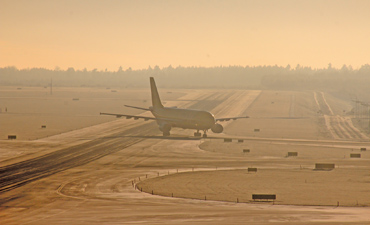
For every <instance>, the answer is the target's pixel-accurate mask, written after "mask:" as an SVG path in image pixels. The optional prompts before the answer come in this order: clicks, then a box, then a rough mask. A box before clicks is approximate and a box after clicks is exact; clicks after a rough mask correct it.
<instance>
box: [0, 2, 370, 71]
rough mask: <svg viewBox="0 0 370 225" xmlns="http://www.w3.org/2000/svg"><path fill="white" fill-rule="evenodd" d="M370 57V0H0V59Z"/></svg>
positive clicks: (312, 60) (28, 63) (17, 62)
mask: <svg viewBox="0 0 370 225" xmlns="http://www.w3.org/2000/svg"><path fill="white" fill-rule="evenodd" d="M298 63H299V64H301V65H303V66H312V67H316V68H317V67H318V68H322V67H327V65H328V63H332V65H333V66H334V67H337V68H340V67H341V66H342V65H343V64H347V65H352V66H353V67H354V68H358V67H359V66H361V65H363V64H366V63H370V1H369V0H367V1H354V0H349V1H341V0H327V1H325V0H317V1H315V0H286V1H278V0H271V1H265V0H255V1H230V0H227V1H216V0H214V1H200V0H194V1H191V0H186V1H180V0H173V1H153V0H150V1H137V0H132V1H122V0H119V1H118V0H117V1H109V0H104V1H100V0H86V1H81V0H71V1H64V0H58V1H57V0H45V1H42V0H40V1H36V0H25V1H20V0H9V1H8V0H6V1H5V0H0V67H4V66H16V67H18V68H27V67H45V68H50V69H54V68H55V67H56V66H59V67H60V68H62V69H66V68H68V67H74V68H75V69H83V68H85V67H86V68H87V69H89V70H91V69H94V68H97V69H99V70H101V69H105V68H108V70H117V69H118V67H119V66H122V67H123V68H124V69H126V68H128V67H132V68H133V69H140V68H147V67H148V66H149V65H150V66H152V67H154V66H155V65H159V66H160V67H167V66H168V65H172V66H173V67H176V66H178V65H181V66H206V67H210V66H220V65H223V66H228V65H241V66H246V65H249V66H254V65H275V64H277V65H281V66H286V65H287V64H290V65H291V66H292V67H294V66H295V65H296V64H298Z"/></svg>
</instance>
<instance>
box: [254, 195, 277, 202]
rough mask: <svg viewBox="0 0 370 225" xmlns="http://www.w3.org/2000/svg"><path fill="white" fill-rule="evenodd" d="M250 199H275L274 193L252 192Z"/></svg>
mask: <svg viewBox="0 0 370 225" xmlns="http://www.w3.org/2000/svg"><path fill="white" fill-rule="evenodd" d="M252 199H253V200H254V201H256V200H273V201H274V200H276V195H275V194H252Z"/></svg>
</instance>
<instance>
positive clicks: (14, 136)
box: [8, 135, 17, 140]
mask: <svg viewBox="0 0 370 225" xmlns="http://www.w3.org/2000/svg"><path fill="white" fill-rule="evenodd" d="M15 139H17V135H8V140H15Z"/></svg>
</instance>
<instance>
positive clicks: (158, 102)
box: [150, 77, 163, 108]
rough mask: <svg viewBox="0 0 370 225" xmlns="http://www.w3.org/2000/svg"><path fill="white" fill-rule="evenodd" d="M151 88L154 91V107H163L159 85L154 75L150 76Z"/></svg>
mask: <svg viewBox="0 0 370 225" xmlns="http://www.w3.org/2000/svg"><path fill="white" fill-rule="evenodd" d="M150 89H151V91H152V104H153V108H163V105H162V102H161V99H160V98H159V94H158V90H157V86H156V85H155V81H154V78H153V77H150Z"/></svg>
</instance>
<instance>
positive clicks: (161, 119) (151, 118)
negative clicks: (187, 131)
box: [100, 113, 179, 123]
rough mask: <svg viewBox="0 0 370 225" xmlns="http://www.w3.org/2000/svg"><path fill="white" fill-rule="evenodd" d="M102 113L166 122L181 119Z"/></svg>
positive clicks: (118, 116) (111, 114) (110, 114)
mask: <svg viewBox="0 0 370 225" xmlns="http://www.w3.org/2000/svg"><path fill="white" fill-rule="evenodd" d="M100 115H108V116H115V117H117V118H121V117H126V119H134V120H138V119H144V120H145V121H148V120H158V121H165V122H169V123H171V122H179V120H176V119H170V118H155V117H147V116H133V115H126V114H115V113H100Z"/></svg>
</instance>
